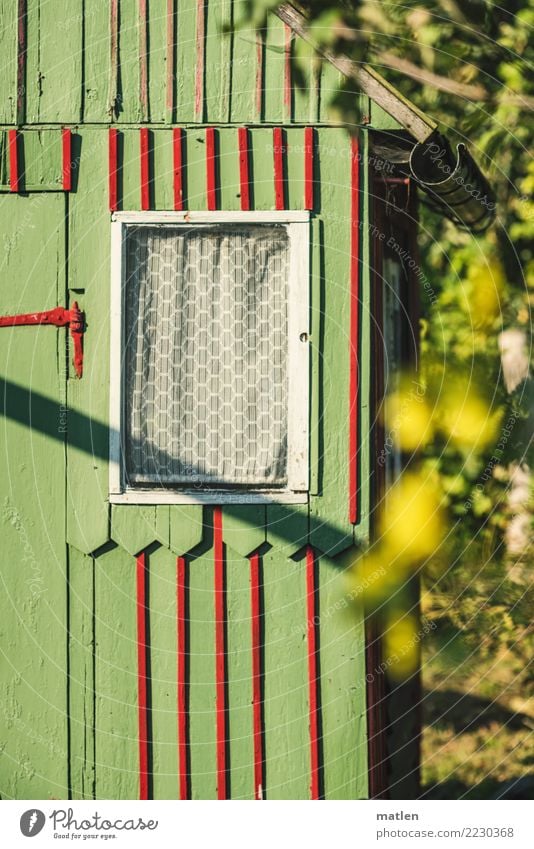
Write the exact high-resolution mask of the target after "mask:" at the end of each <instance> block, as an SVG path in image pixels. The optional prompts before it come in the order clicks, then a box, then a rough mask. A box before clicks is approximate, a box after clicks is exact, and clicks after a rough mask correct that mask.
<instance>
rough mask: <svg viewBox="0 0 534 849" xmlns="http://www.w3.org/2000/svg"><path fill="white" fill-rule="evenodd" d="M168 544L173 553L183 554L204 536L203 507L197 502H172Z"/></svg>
mask: <svg viewBox="0 0 534 849" xmlns="http://www.w3.org/2000/svg"><path fill="white" fill-rule="evenodd" d="M169 524H170V541H169V546H170V548H171V550H172V551H173V552H174V553H175V554H185V553H186V552H188V551H191V549H192V548H194V547H195V546H197V545H199V543H201V542H202V539H203V537H204V522H203V509H202V507H201V506H200V505H198V504H173V505H171V507H170V511H169Z"/></svg>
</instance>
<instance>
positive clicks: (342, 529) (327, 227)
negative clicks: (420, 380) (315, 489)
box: [310, 129, 352, 555]
mask: <svg viewBox="0 0 534 849" xmlns="http://www.w3.org/2000/svg"><path fill="white" fill-rule="evenodd" d="M318 145H319V156H320V179H321V219H322V221H323V233H324V244H325V253H324V257H325V260H324V262H325V264H324V273H325V285H324V323H323V327H324V335H323V337H322V338H321V339H320V341H319V345H320V348H321V351H322V397H321V410H320V423H321V424H320V426H321V432H320V438H321V440H322V441H321V447H322V457H321V458H320V460H321V464H320V469H321V471H320V474H321V491H320V495H319V496H313V497H312V498H311V501H310V541H311V543H312V545H314V546H316V547H317V548H319V549H320V550H321V551H323V552H325V553H328V554H330V555H333V554H334V553H335V552H336V551H339V550H342V549H343V548H344V547H346V546H348V545H350V543H351V541H352V525H351V524H350V523H349V521H348V471H349V470H348V421H349V332H350V327H349V295H350V289H349V274H350V249H349V246H350V157H349V151H350V139H349V137H348V135H347V133H346V132H345V130H342V129H339V130H337V129H325V130H320V131H319V132H318ZM334 375H335V378H334V377H333V376H334Z"/></svg>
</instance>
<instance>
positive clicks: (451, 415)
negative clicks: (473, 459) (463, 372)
mask: <svg viewBox="0 0 534 849" xmlns="http://www.w3.org/2000/svg"><path fill="white" fill-rule="evenodd" d="M501 415H502V413H501V411H500V410H496V411H495V412H494V413H492V412H491V409H490V407H489V406H488V404H487V402H486V401H485V400H484V399H483V398H482V397H481V396H480V395H479V394H478V393H477V392H476V391H475V390H474V389H473V388H472V386H471V384H470V383H469V382H468V381H463V380H456V381H454V382H452V383H450V384H449V386H448V387H447V389H446V390H445V392H444V393H443V394H442V396H441V397H440V399H439V418H438V420H439V422H440V425H441V430H442V431H443V432H444V433H445V434H446V435H447V436H449V437H450V439H451V440H452V441H453V443H455V444H456V445H457V447H458V448H460V449H461V450H464V451H471V450H473V449H474V448H475V447H476V448H477V449H479V450H480V449H482V448H484V447H486V446H487V445H489V444H490V443H491V442H492V441H493V440H494V439H495V437H496V435H497V430H498V427H499V422H500V419H501Z"/></svg>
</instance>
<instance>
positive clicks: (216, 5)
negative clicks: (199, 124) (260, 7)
mask: <svg viewBox="0 0 534 849" xmlns="http://www.w3.org/2000/svg"><path fill="white" fill-rule="evenodd" d="M232 5H233V2H232V0H210V2H209V3H208V4H207V12H208V16H207V27H206V121H207V122H208V123H217V124H221V123H224V122H225V121H228V120H229V117H230V96H231V87H232V85H233V80H232V74H233V67H232V41H233V37H234V36H233V33H232V32H231V31H229V30H230V28H231V24H232V15H233V10H232Z"/></svg>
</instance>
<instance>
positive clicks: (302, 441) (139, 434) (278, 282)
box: [110, 212, 309, 504]
mask: <svg viewBox="0 0 534 849" xmlns="http://www.w3.org/2000/svg"><path fill="white" fill-rule="evenodd" d="M308 228H309V222H308V215H307V213H287V212H283V213H279V212H268V213H117V214H115V215H114V217H113V222H112V262H113V268H112V304H113V308H112V345H111V374H112V387H111V408H110V412H111V425H110V427H111V457H110V459H111V471H110V500H112V501H115V502H120V501H128V502H131V503H154V504H155V503H185V502H191V501H193V502H194V501H200V502H204V503H210V502H211V503H214V502H216V503H220V502H224V501H232V502H238V503H239V502H242V503H247V502H251V501H252V502H253V501H262V500H279V501H305V500H306V498H307V489H308V382H309V374H308V369H309V366H308V360H309V356H308V322H309V317H308V312H309V300H308V299H309V295H308V290H309V270H308V252H309V234H308Z"/></svg>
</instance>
